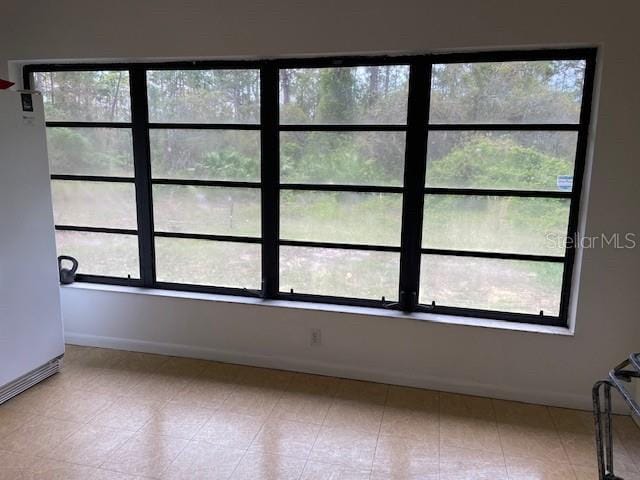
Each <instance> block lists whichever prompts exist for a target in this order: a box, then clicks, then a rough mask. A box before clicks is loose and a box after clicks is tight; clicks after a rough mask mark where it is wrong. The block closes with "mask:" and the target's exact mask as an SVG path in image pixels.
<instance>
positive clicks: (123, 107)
mask: <svg viewBox="0 0 640 480" xmlns="http://www.w3.org/2000/svg"><path fill="white" fill-rule="evenodd" d="M594 67H595V51H594V50H553V51H551V50H547V51H535V52H502V53H496V52H493V53H490V54H476V53H473V54H443V55H422V56H411V57H409V56H407V57H361V58H353V57H345V58H323V59H305V60H269V61H246V62H245V61H238V62H215V61H211V62H188V63H161V64H131V65H126V64H118V65H30V66H27V67H25V83H26V84H27V85H26V86H27V87H28V86H29V85H34V87H35V88H37V89H38V90H41V91H42V92H43V96H44V100H45V115H46V120H47V138H48V146H49V157H50V165H51V173H52V184H53V202H54V212H55V221H56V229H57V232H56V238H57V242H58V251H59V253H60V254H68V255H73V256H75V257H77V258H78V259H79V261H80V275H79V277H78V278H79V280H80V281H92V282H108V283H120V284H132V285H141V286H145V287H155V288H169V289H181V290H194V291H203V292H216V293H227V294H238V295H256V296H261V297H263V298H280V299H291V300H303V301H307V300H310V301H319V302H331V303H342V304H353V305H363V306H372V307H379V308H391V309H400V310H404V311H432V312H437V313H443V314H456V315H474V316H484V317H487V318H497V319H505V320H513V321H526V322H536V323H544V324H552V325H565V324H566V322H567V312H568V305H569V296H570V293H571V292H570V285H571V276H572V273H573V262H574V256H575V251H574V247H573V246H574V244H575V243H574V242H573V240H574V237H575V236H576V235H577V234H578V232H577V226H578V207H579V201H580V194H581V185H582V174H583V170H584V161H585V152H586V144H587V133H588V127H589V125H588V122H589V115H590V98H591V90H592V84H593V75H594Z"/></svg>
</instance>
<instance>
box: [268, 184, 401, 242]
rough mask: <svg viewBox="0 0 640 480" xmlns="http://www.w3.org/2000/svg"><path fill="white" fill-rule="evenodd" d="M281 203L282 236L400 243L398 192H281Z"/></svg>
mask: <svg viewBox="0 0 640 480" xmlns="http://www.w3.org/2000/svg"><path fill="white" fill-rule="evenodd" d="M280 202H281V203H280V237H281V238H283V239H287V240H310V241H317V242H338V243H361V244H370V245H400V223H401V219H402V195H400V194H393V193H392V194H382V193H353V192H307V191H304V192H299V191H282V192H280Z"/></svg>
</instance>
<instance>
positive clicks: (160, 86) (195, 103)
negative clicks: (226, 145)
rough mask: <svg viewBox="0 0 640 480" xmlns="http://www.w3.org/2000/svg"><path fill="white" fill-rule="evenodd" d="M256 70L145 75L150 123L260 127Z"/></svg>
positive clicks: (168, 71) (197, 71)
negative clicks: (238, 124)
mask: <svg viewBox="0 0 640 480" xmlns="http://www.w3.org/2000/svg"><path fill="white" fill-rule="evenodd" d="M259 73H260V72H259V71H258V70H155V71H154V70H150V71H147V94H148V97H149V120H150V121H151V122H175V123H185V122H186V123H259V122H260V75H259Z"/></svg>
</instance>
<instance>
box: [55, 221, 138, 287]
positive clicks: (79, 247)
mask: <svg viewBox="0 0 640 480" xmlns="http://www.w3.org/2000/svg"><path fill="white" fill-rule="evenodd" d="M56 244H57V247H58V255H71V256H72V257H75V258H76V260H78V273H84V274H87V275H105V276H108V277H124V278H126V277H127V275H131V278H139V277H140V269H139V261H138V237H137V236H135V235H114V234H111V233H92V232H91V233H89V232H71V231H62V230H57V231H56Z"/></svg>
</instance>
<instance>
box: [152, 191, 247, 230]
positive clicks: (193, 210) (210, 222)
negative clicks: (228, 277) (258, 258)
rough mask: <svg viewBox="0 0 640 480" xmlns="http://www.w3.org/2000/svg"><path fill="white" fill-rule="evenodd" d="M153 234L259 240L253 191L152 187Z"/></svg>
mask: <svg viewBox="0 0 640 480" xmlns="http://www.w3.org/2000/svg"><path fill="white" fill-rule="evenodd" d="M153 211H154V214H153V216H154V225H155V229H156V230H157V231H164V232H184V233H205V234H212V235H237V236H253V237H259V236H260V190H259V189H257V188H227V187H221V188H218V187H194V186H177V185H154V187H153Z"/></svg>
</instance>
